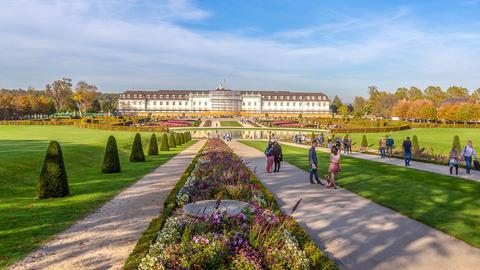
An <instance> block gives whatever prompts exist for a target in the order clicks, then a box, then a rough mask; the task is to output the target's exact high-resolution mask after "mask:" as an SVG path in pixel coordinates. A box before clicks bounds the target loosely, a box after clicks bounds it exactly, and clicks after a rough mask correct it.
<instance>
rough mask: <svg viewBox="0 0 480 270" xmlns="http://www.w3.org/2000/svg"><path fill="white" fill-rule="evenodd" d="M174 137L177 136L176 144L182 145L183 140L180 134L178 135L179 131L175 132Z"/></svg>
mask: <svg viewBox="0 0 480 270" xmlns="http://www.w3.org/2000/svg"><path fill="white" fill-rule="evenodd" d="M173 137H174V138H175V145H176V146H180V145H182V142H181V141H180V135H178V133H174V134H173Z"/></svg>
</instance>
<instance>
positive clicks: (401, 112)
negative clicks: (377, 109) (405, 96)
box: [392, 100, 410, 119]
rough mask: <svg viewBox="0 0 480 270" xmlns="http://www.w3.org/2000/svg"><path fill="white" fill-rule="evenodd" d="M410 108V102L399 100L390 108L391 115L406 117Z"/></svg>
mask: <svg viewBox="0 0 480 270" xmlns="http://www.w3.org/2000/svg"><path fill="white" fill-rule="evenodd" d="M409 109H410V102H409V101H406V100H401V101H399V102H397V104H395V106H394V107H393V109H392V112H393V116H396V117H398V118H400V119H406V118H408V110H409Z"/></svg>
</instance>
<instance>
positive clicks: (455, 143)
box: [452, 135, 462, 153]
mask: <svg viewBox="0 0 480 270" xmlns="http://www.w3.org/2000/svg"><path fill="white" fill-rule="evenodd" d="M453 148H457V151H458V152H459V153H460V152H461V151H462V145H461V144H460V138H459V137H458V135H455V136H454V137H453V143H452V149H453Z"/></svg>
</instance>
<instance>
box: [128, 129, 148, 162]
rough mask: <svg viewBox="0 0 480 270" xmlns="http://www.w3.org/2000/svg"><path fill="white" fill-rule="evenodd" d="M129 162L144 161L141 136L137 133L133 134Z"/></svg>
mask: <svg viewBox="0 0 480 270" xmlns="http://www.w3.org/2000/svg"><path fill="white" fill-rule="evenodd" d="M130 162H145V154H144V153H143V146H142V137H141V136H140V134H139V133H137V134H136V135H135V139H134V140H133V145H132V152H131V153H130Z"/></svg>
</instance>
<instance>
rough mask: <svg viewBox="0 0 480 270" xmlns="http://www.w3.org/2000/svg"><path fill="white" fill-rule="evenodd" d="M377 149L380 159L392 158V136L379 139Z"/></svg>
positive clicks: (393, 144) (393, 145)
mask: <svg viewBox="0 0 480 270" xmlns="http://www.w3.org/2000/svg"><path fill="white" fill-rule="evenodd" d="M407 139H408V140H410V138H408V137H407ZM378 147H379V150H380V157H381V158H387V155H388V157H389V158H392V156H393V148H394V147H395V141H394V140H393V138H392V136H390V135H386V136H384V137H382V138H381V139H380V141H379V142H378Z"/></svg>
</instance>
